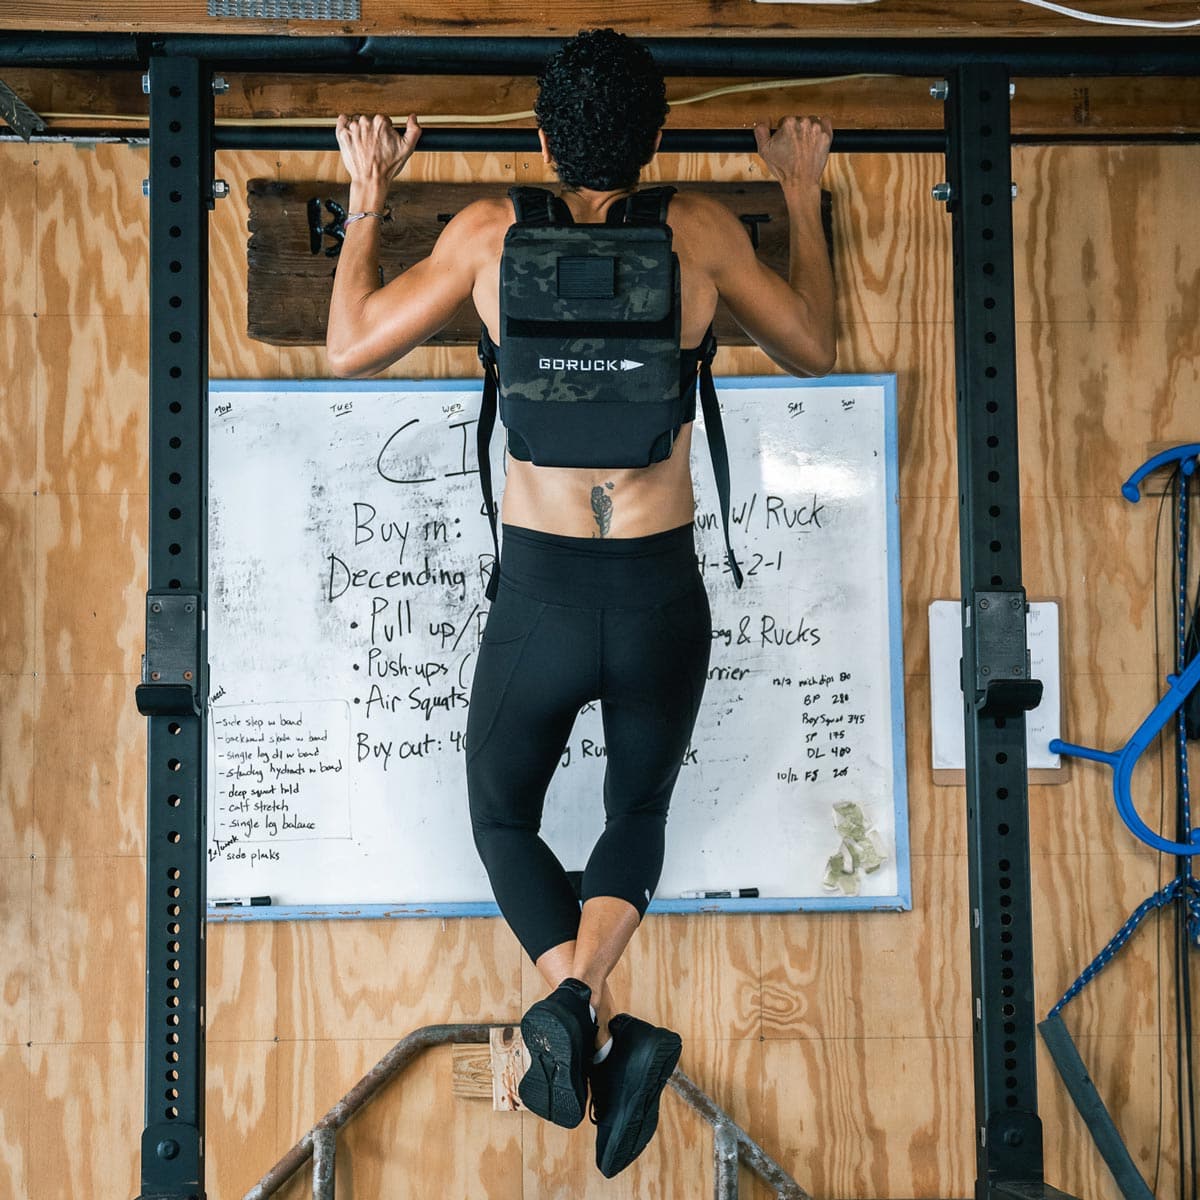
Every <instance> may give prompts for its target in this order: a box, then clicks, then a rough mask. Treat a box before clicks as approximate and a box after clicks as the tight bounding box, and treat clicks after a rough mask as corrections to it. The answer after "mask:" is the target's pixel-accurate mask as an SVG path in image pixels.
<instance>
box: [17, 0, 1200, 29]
mask: <svg viewBox="0 0 1200 1200" xmlns="http://www.w3.org/2000/svg"><path fill="white" fill-rule="evenodd" d="M1078 2H1079V6H1080V7H1082V8H1084V9H1086V10H1087V11H1090V12H1094V13H1100V14H1103V15H1107V16H1112V17H1117V16H1138V17H1142V18H1148V19H1157V20H1161V21H1170V20H1176V21H1178V20H1186V19H1188V18H1192V17H1195V16H1196V8H1195V5H1194V4H1192V3H1189V2H1185V0H1138V2H1137V3H1131V2H1130V0H1078ZM361 9H362V17H361V19H360V20H357V21H354V22H344V21H307V20H277V19H272V20H267V19H262V20H259V19H247V18H236V19H231V18H220V17H210V16H208V10H207V4H206V2H205V0H133V2H131V0H55V3H54V4H52V5H51V4H47V3H46V2H45V0H7V2H6V4H5V12H4V27H5V28H6V29H8V30H38V31H41V30H63V31H71V32H91V33H96V32H145V33H158V32H162V31H163V30H171V31H173V32H180V33H243V34H249V33H276V34H292V35H297V36H304V35H313V34H324V35H330V34H334V35H339V34H353V35H388V36H405V35H414V34H417V35H430V34H438V33H445V34H472V35H476V36H521V35H527V34H531V33H537V34H539V35H542V36H551V37H571V36H573V35H574V34H575V33H576V32H578V31H579V30H580V29H590V28H594V27H597V26H611V27H613V28H616V29H619V30H621V31H622V32H623V33H630V34H637V35H640V36H647V37H649V36H660V37H670V36H677V37H688V36H695V35H696V34H697V32H698V31H703V32H704V33H706V34H709V35H713V36H734V37H742V36H748V37H753V36H772V35H774V36H779V35H787V34H796V33H803V34H804V35H805V36H808V37H878V36H885V37H887V36H890V37H899V36H913V35H918V36H919V35H922V34H930V35H936V36H938V37H979V36H981V35H988V34H995V35H1000V36H1010V35H1016V36H1037V35H1050V36H1062V35H1073V36H1088V35H1104V34H1109V35H1111V34H1112V33H1113V32H1114V30H1113V28H1112V27H1111V26H1108V27H1106V26H1103V25H1093V24H1088V23H1085V22H1082V21H1079V20H1076V19H1073V18H1071V17H1066V16H1062V15H1060V14H1057V13H1053V12H1048V11H1046V10H1044V9H1040V8H1036V7H1033V6H1031V5H1028V4H1022V3H1019V2H1017V0H969V2H966V3H964V2H963V0H922V2H921V3H920V4H919V5H918V4H914V3H912V2H911V0H881V3H878V4H863V5H856V6H853V7H843V6H834V5H820V4H815V5H814V4H762V3H753V2H752V0H699V2H697V0H659V2H658V3H656V4H643V3H637V2H634V0H576V2H575V3H572V4H560V3H543V4H540V5H531V4H530V3H528V0H451V2H449V3H447V2H445V0H362V5H361Z"/></svg>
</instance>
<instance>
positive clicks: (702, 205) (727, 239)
mask: <svg viewBox="0 0 1200 1200" xmlns="http://www.w3.org/2000/svg"><path fill="white" fill-rule="evenodd" d="M667 220H668V221H669V222H670V224H671V228H672V230H673V231H674V233H675V240H676V243H677V245H678V247H679V248H680V249H681V250H684V251H686V252H687V253H688V255H689V256H690V257H692V258H693V259H694V260H696V261H699V262H702V263H709V264H711V265H712V266H713V267H714V269H715V268H716V267H717V266H718V265H720V264H721V263H723V262H725V261H727V260H728V257H729V255H730V254H731V253H736V251H737V250H738V249H739V248H741V246H742V244H743V243H745V245H746V246H747V247H748V246H750V240H749V238H747V237H746V229H745V226H744V225H743V224H742V223H741V221H740V220H738V218H737V216H736V215H735V214H734V213H733V211H732V210H731V209H729V208H727V207H726V206H725V205H724V204H722V203H721V201H720V200H717V199H716V198H715V197H713V196H709V195H706V194H705V193H704V192H693V191H688V192H682V191H681V192H678V193H677V194H676V195H675V196H674V197H673V198H672V200H671V207H670V213H669V216H668V218H667Z"/></svg>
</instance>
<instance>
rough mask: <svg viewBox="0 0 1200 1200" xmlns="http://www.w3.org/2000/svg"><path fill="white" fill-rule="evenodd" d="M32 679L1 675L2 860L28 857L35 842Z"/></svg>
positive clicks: (0, 830) (0, 810) (0, 772)
mask: <svg viewBox="0 0 1200 1200" xmlns="http://www.w3.org/2000/svg"><path fill="white" fill-rule="evenodd" d="M36 683H37V681H36V680H35V679H34V677H33V676H32V675H0V764H2V768H0V857H3V858H15V857H17V856H18V855H25V856H28V854H29V851H30V846H31V844H32V840H33V798H34V779H33V764H34V722H35V713H34V703H35V700H34V689H35V686H36Z"/></svg>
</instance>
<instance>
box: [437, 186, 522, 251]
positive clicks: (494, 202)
mask: <svg viewBox="0 0 1200 1200" xmlns="http://www.w3.org/2000/svg"><path fill="white" fill-rule="evenodd" d="M512 220H513V210H512V204H511V203H510V202H509V201H508V200H507V199H505V198H503V197H496V198H488V199H484V200H472V201H471V203H470V204H468V205H466V207H465V208H461V209H459V211H458V212H456V213H455V214H454V216H453V217H452V218H451V219H450V220H449V221H448V222H447V223H446V227H445V229H443V230H442V232H441V234H439V236H438V240H437V245H436V247H435V253H453V254H456V255H459V256H462V257H466V258H468V259H471V260H476V259H486V258H488V257H494V256H495V255H496V254H498V253H499V247H500V245H501V244H502V243H503V241H504V234H505V232H506V231H507V229H508V227H509V226H510V225H511V224H512Z"/></svg>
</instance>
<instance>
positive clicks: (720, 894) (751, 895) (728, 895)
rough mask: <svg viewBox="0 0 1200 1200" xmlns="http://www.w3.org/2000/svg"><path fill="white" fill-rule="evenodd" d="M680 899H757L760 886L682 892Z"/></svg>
mask: <svg viewBox="0 0 1200 1200" xmlns="http://www.w3.org/2000/svg"><path fill="white" fill-rule="evenodd" d="M679 898H680V900H757V899H758V888H728V889H727V890H725V891H717V892H680V893H679Z"/></svg>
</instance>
